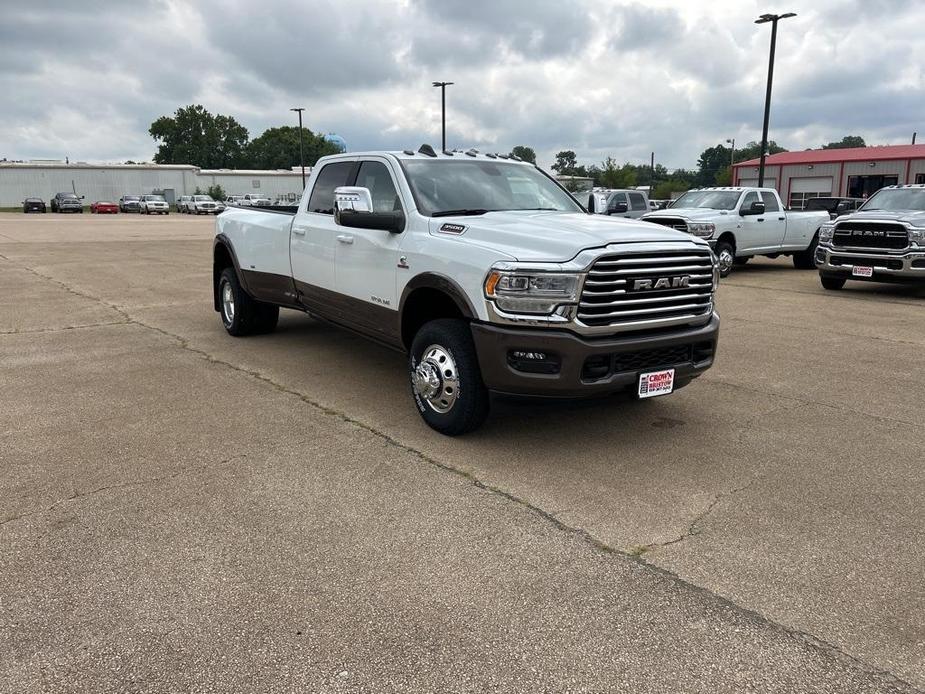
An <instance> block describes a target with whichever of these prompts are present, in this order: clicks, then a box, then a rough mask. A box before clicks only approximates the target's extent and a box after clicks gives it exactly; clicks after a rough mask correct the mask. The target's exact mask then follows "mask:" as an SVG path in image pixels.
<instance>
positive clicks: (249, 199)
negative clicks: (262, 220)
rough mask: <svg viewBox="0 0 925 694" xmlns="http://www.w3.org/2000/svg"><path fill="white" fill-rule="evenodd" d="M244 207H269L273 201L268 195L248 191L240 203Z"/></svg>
mask: <svg viewBox="0 0 925 694" xmlns="http://www.w3.org/2000/svg"><path fill="white" fill-rule="evenodd" d="M239 204H240V205H241V206H242V207H269V206H270V205H272V204H273V202H272V201H271V200H270V198H268V197H267V196H266V195H260V194H259V193H248V194H247V195H245V196H244V197H243V198H242V199H241V202H240V203H239Z"/></svg>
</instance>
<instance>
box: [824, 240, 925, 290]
mask: <svg viewBox="0 0 925 694" xmlns="http://www.w3.org/2000/svg"><path fill="white" fill-rule="evenodd" d="M815 260H816V267H817V268H819V272H821V273H822V274H824V275H829V276H832V277H844V278H846V279H851V280H860V281H867V282H908V281H913V282H925V248H913V249H912V250H908V251H903V252H899V253H884V252H883V251H877V250H871V251H870V252H867V251H858V250H850V251H848V250H841V249H838V248H834V247H832V246H829V245H825V246H819V247H818V248H817V249H816V258H815ZM854 266H860V267H872V268H873V269H874V273H873V276H872V277H855V276H854V275H852V273H851V270H852V268H853V267H854Z"/></svg>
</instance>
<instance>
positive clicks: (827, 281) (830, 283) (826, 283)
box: [819, 275, 847, 291]
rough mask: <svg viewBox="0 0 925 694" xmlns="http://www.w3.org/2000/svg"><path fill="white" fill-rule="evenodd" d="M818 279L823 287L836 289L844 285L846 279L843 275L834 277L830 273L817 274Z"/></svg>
mask: <svg viewBox="0 0 925 694" xmlns="http://www.w3.org/2000/svg"><path fill="white" fill-rule="evenodd" d="M819 281H820V282H822V287H823V288H824V289H829V290H832V291H836V290H839V289H841V288H842V287H844V286H845V282H846V281H847V280H846V279H845V278H844V277H834V276H832V275H819Z"/></svg>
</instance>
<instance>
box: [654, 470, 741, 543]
mask: <svg viewBox="0 0 925 694" xmlns="http://www.w3.org/2000/svg"><path fill="white" fill-rule="evenodd" d="M754 483H755V480H752V481H750V482H748V483H747V484H743V485H742V486H741V487H736V488H735V489H730V490H729V491H726V492H720V493H719V494H717V495H716V496H714V497H713V501H711V502H710V503H709V504H707V507H706V508H705V509H704V510H703V511H701V512H700V513H698V514H697V515H696V516H695V517H694V520H692V521H691V523H690V525H688V526H687V530H686V531H684V532H683V533H681V534H680V535H678V536H677V537H676V538H674V539H673V540H666V541H665V542H652V543H650V544H648V545H640V546H638V547H637V548H636V551H637V552H638V554H637V556H642V555H643V554H645V553H646V552H648V551H649V550H651V549H653V548H661V547H668V546H669V545H676V544H678V543H679V542H683V541H684V540H686V539H688V538H689V537H696V536H697V535H699V534H700V533H701V530H700V529H699V527H698V526H699V525H700V523H702V522H703V521H704V520H705V519H706V517H707V516H709V515H710V514H711V513H713V509H715V508H716V506H717V505H718V504H719V502H720V501H722V500H723V499H725V498H727V497H730V496H735V495H736V494H738V493H739V492H744V491H745V490H746V489H748V488H749V487H751V486H752V485H753V484H754Z"/></svg>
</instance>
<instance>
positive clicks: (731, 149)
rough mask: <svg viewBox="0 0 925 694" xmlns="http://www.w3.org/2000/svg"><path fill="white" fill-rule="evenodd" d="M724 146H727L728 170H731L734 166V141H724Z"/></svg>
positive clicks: (733, 139)
mask: <svg viewBox="0 0 925 694" xmlns="http://www.w3.org/2000/svg"><path fill="white" fill-rule="evenodd" d="M726 144H727V145H729V168H730V169H732V167H733V166H735V165H736V139H735V138H732V139H731V140H726Z"/></svg>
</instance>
